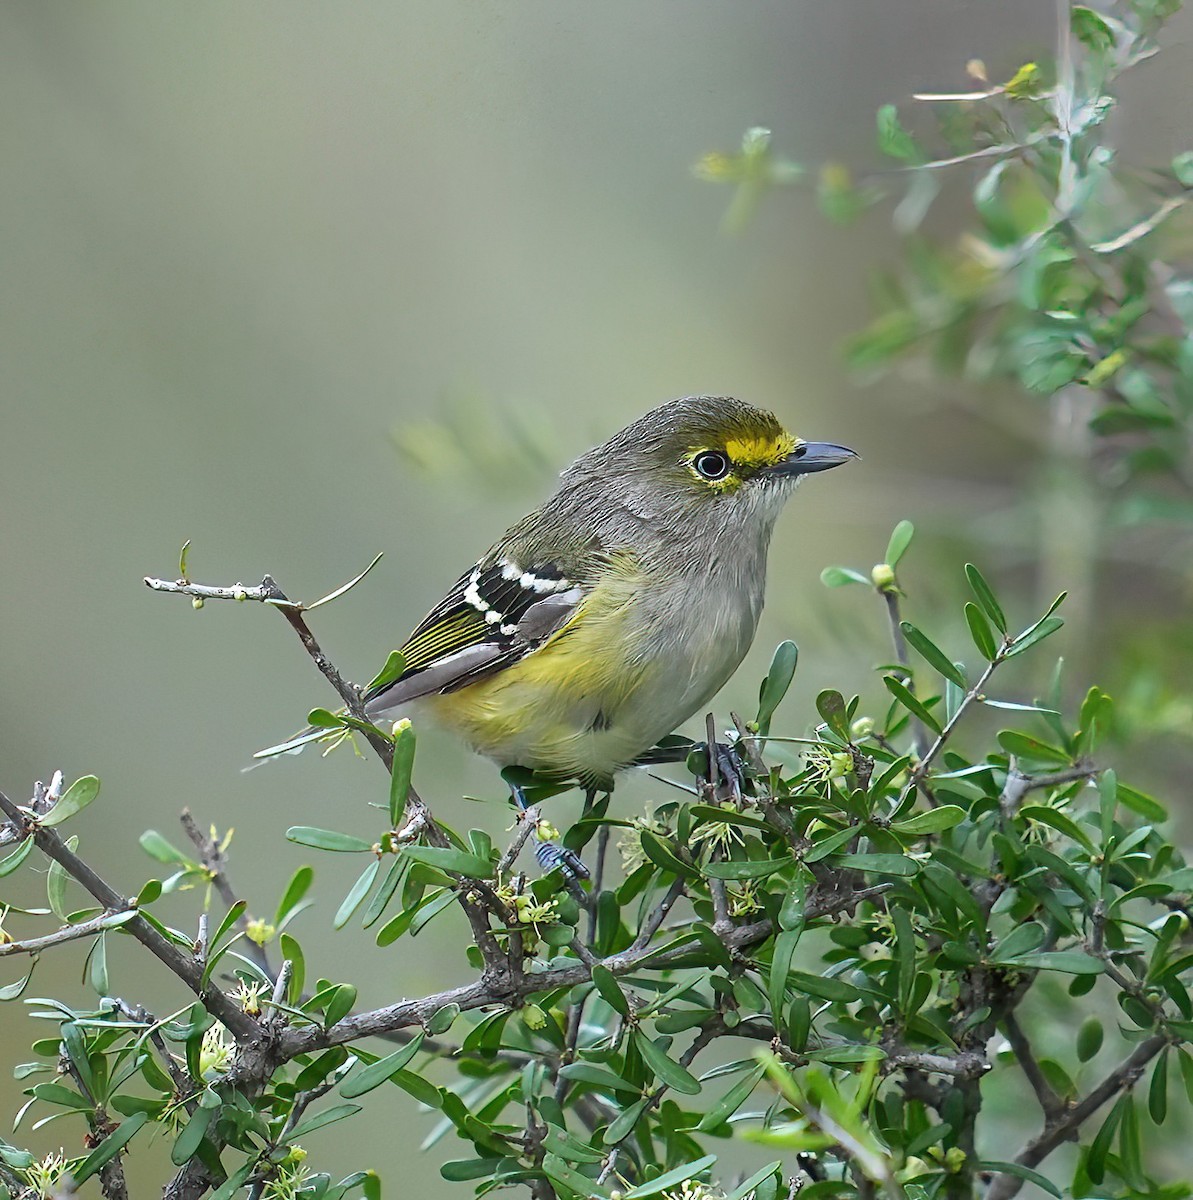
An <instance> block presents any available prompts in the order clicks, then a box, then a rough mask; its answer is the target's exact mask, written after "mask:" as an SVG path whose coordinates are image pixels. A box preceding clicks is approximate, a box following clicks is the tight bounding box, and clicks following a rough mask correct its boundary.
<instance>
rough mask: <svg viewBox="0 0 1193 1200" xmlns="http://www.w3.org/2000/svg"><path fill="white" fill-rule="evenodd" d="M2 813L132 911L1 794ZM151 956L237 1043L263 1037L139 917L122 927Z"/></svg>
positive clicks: (107, 900) (106, 899)
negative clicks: (180, 982) (215, 1018)
mask: <svg viewBox="0 0 1193 1200" xmlns="http://www.w3.org/2000/svg"><path fill="white" fill-rule="evenodd" d="M0 812H3V813H4V815H5V816H6V817H8V819H9V820H10V821H12V822H13V824H15V825H17V826H18V827H19V828H21V829H23V830H24V831H25V833H26V834H27V835H31V836H32V837H33V840H34V842H35V843H36V844H37V848H38V849H39V850H41V851H42V853H43V854H45V855H47V856H48V857H49V858H52V859H53V860H54V861H55V862H56V863H57V864H58V865H59V866H60V867H62V868H63V870H65V871H66V873H67V874H68V875H70V876H71V877H72V878H73V879H75V880H77V881H78V882H79V883H80V884H82V886H83V887H84V888H85V889H86V890H87V891H88V892H90V893H91V895H92V896H93V897H94V898H95V899H96V900H98V901H99V903H100V904H102V905H103V906H104V908H105V909H107V910H109V911H110V912H124V911H126V910H127V909H129V908H130V907H132V906H131V905H130V904H129V902H128V900H127V899H125V897H123V896H121V895H120V894H119V893H118V892H117V891H116V890H115V889H114V888H113V887H111V885H110V884H108V883H106V882H105V881H104V880H103V879H101V878H100V877H99V876H98V875H97V874H96V873H95V871H93V870H92V869H91V867H89V866H88V865H87V864H86V863H85V862H83V860H82V859H81V858H79V856H78V855H77V854H75V853H74V852H73V851H71V850H68V849H67V847H66V843H65V842H63V840H62V839H61V838H60V837H59V836H58V835H57V834H56V833H55V832H54V830H53V829H46V828H44V827H42V826H41V825H38V824H37V823H36V822H35V821H33V820H31V819H30V818H29V817H28V816H27V814H26V813H24V812H22V811H21V809H20V808H19V807H18V806H17V805H16V804H14V803H13V802H12V801H11V800H10V799H9V798H8V797H7V796H6V795H5V794H4V793H3V792H0ZM123 928H125V929H126V930H128V932H129V933H131V934H132V935H133V937H135V938H136V939H137V941H139V942H140V943H141V944H142V945H143V946H144V947H145V948H146V949H147V950H149V952H150V953H151V954H153V955H154V956H155V957H156V958H157V959H159V960H160V961H161V962H162V963H164V964H165V966H166V967H168V968H169V970H171V971H172V972H173V973H174V974H175V975H177V976H178V978H179V979H180V980H182V982H183V983H184V984H186V986H187V987H188V988H190V990H191V991H192V992H194V994H195V995H196V996H197V997H198V998H199V999H200V1000H201V1001H202V1003H203V1007H204V1008H206V1009H207V1011H208V1012H209V1013H211V1015H212V1016H214V1017H217V1018H218V1019H219V1020H220V1021H221V1022H222V1023H223V1024H224V1026H225V1028H227V1029H228V1030H229V1032H231V1033H232V1034H233V1035H234V1036H235V1037H236V1039H237V1041H242V1040H244V1041H251V1040H252V1039H254V1038H257V1037H259V1036H260V1028H259V1027H258V1025H257V1022H256V1021H254V1020H253V1019H252V1018H251V1017H249V1016H247V1015H246V1014H245V1013H243V1012H241V1010H240V1008H239V1007H238V1006H237V1005H236V1004H234V1003H233V1002H232V1001H231V1000H229V999H228V997H227V996H225V995H224V993H223V992H221V991H220V990H219V989H218V988H215V987H212V986H211V984H210V983H207V984H205V983H204V982H203V969H202V968H201V967H200V966H199V965H198V963H196V962H195V961H194V960H193V959H191V958H189V957H188V956H187V955H185V954H183V952H182V951H181V950H180V949H179V948H178V947H177V946H175V945H174V943H173V942H171V941H169V940H168V939H166V938H164V937H163V936H162V935H161V934H160V933H158V931H157V930H156V929H154V927H153V926H152V925H150V923H149V922H148V921H147V920H145V918H144V917H142V916H141V915H140V914H138V915H137V916H134V917H133V918H132V919H131V920H130V921H129V922H128V923H127V924H125V925H124V926H123Z"/></svg>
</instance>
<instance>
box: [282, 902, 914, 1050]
mask: <svg viewBox="0 0 1193 1200" xmlns="http://www.w3.org/2000/svg"><path fill="white" fill-rule="evenodd" d="M677 883H679V886H678V887H676V886H675V885H672V888H671V890H670V891H669V892H668V897H670V896H672V895H674V896H675V897H676V898H678V896H679V895H680V894H682V892H683V887H682V882H681V881H677ZM893 886H894V885H893V884H889V883H881V884H875V885H874V886H873V887H868V888H861V889H859V890H858V891H849V892H829V893H826V894H824V895H822V896H812V897H809V899H808V902H807V905H806V909H805V918H806V920H809V921H812V920H815V919H817V918H819V917H826V916H832V915H834V914H836V913H840V912H851V911H853V910H854V909H855V908H856V907H857V905H858V904H860V903H862V902H863V901H864V900H869V899H872V898H874V897H876V896H879V895H882V894H883V893H885V892H888V891H890V889H891V888H892V887H893ZM662 908H663V905H662V904H660V905H659V906H658V908H656V910H655V912H654V913H652V914H651V918H650V920H651V921H652V922H653V921H654V920H656V919H657V921H658V923H659V925H661V924H662V921H663V919H664V916H663V915H658V914H659V913H660V910H661V909H662ZM664 915H665V914H664ZM655 932H657V928H656V930H655ZM773 932H774V926H773V925H772V924H771V922H770V921H766V920H763V921H755V922H753V923H752V924H749V925H739V926H737V927H735V928H734V929H732V930H731V931H730V932H729V933H728V934H726V936H725V937H724V938H723V939H722V940H723V941H724V943H725V946H726V948H727V949H729V950H731V951H732V950H744V949H747V948H749V947H750V946H756V945H758V944H759V943H761V942H764V941H766V939H767V938H768V937H770V936H771V934H772V933H773ZM690 952H691V951H690V947H688V946H676V947H675V948H673V949H671V950H665V951H663V952H662V953H656V952H655V951H653V950H652V948H651V947H650V946H649V945H648V944H643V945H639V944H638V942H635V943H634V945H632V946H630V947H629V948H627V949H625V950H622V951H620V952H619V953H617V954H611V955H609V956H608V957H606V958H602V959H597V960H595V961H596V962H599V963H600V965H601V966H603V967H605V968H606V969H608V970H609V971H611V972H612V973H613V974H614V975H624V974H626V973H628V972H630V971H633V970H635V969H636V968H638V967H640V966H642V965H643V964H645V963H649V965H650V967H651V969H652V970H665V969H666V968H668V967H671V966H673V965H675V964H677V963H680V962H682V961H683V959H684V957H685V956H686V955H687V954H689V953H690ZM591 978H592V970H591V968H590V967H589V966H588V965H586V964H585V963H583V962H577V963H573V964H571V965H569V966H566V967H553V968H551V969H549V970H545V971H536V972H533V973H531V974H527V975H522V976H519V977H516V978H512V977H511V976H509V975H508V974H506V973H494V974H492V975H491V976H489V977H488V978H485V977H482V978H481V979H478V980H475V981H474V982H472V983H466V984H460V985H459V986H457V987H454V988H449V989H447V990H446V991H443V992H437V993H435V994H433V995H430V996H424V997H422V998H421V999H418V1000H402V1001H399V1002H398V1003H396V1004H390V1005H387V1006H386V1007H384V1008H378V1009H373V1010H372V1011H367V1012H359V1013H353V1014H351V1015H350V1016H347V1017H345V1018H344V1019H343V1020H342V1021H340V1022H338V1023H337V1024H335V1025H332V1026H330V1027H329V1028H327V1029H324V1028H322V1027H316V1026H310V1027H306V1028H302V1029H288V1030H286V1031H285V1032H284V1033H282V1034H281V1036H280V1039H279V1045H278V1048H277V1053H276V1059H277V1061H279V1062H287V1061H289V1060H290V1059H292V1058H294V1057H295V1055H298V1054H309V1053H312V1052H313V1051H316V1050H322V1049H326V1048H327V1047H328V1046H339V1045H343V1044H344V1043H345V1042H351V1041H356V1040H357V1039H358V1038H362V1037H373V1036H376V1035H380V1034H385V1033H390V1032H392V1031H394V1030H396V1029H403V1028H406V1027H408V1026H412V1025H423V1024H425V1023H426V1022H427V1021H428V1020H430V1018H431V1016H432V1015H433V1014H434V1013H435V1012H437V1011H438V1010H439V1009H441V1008H443V1007H444V1006H445V1005H448V1004H458V1005H459V1006H460V1008H461V1009H462V1010H470V1009H475V1008H484V1007H486V1006H490V1005H494V1004H512V1003H516V1002H517V1001H518V1000H520V999H522V998H523V997H526V996H531V995H536V994H540V993H543V992H548V991H553V990H554V989H556V988H570V987H575V986H576V985H577V984H579V983H588V982H589V981H590V980H591Z"/></svg>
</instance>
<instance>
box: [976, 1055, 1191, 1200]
mask: <svg viewBox="0 0 1193 1200" xmlns="http://www.w3.org/2000/svg"><path fill="white" fill-rule="evenodd" d="M1168 1044H1169V1039H1168V1038H1167V1037H1166V1036H1165V1035H1164V1034H1160V1033H1157V1034H1153V1035H1152V1036H1151V1037H1149V1038H1146V1039H1145V1040H1144V1041H1142V1042H1140V1043H1139V1045H1138V1046H1136V1047H1135V1049H1134V1050H1132V1051H1131V1053H1130V1054H1129V1055H1127V1057H1126V1058H1125V1059H1123V1061H1122V1062H1121V1063H1119V1065H1118V1066H1117V1067H1115V1068H1114V1070H1113V1071H1111V1072H1110V1073H1109V1074H1108V1075H1107V1076H1106V1077H1105V1078H1104V1079H1103V1080H1102V1082H1101V1083H1099V1084H1098V1085H1097V1086H1096V1087H1095V1088H1093V1090H1092V1091H1090V1092H1089V1093H1088V1094H1087V1095H1085V1096H1084V1097H1082V1099H1080V1100H1078V1101H1077V1103H1076V1104H1073V1105H1070V1106H1069V1107H1068V1108H1067V1109H1065V1110H1064V1111H1063V1112H1061V1113H1059V1114H1057V1115H1056V1116H1055V1117H1054V1118H1052V1119H1050V1120H1046V1121H1045V1122H1044V1128H1043V1129H1042V1130H1041V1131H1040V1133H1038V1134H1037V1135H1036V1136H1035V1137H1034V1138H1032V1139H1031V1141H1029V1142H1028V1143H1027V1145H1026V1146H1024V1147H1023V1149H1022V1150H1020V1151H1019V1153H1018V1154H1017V1155H1016V1156H1015V1160H1014V1161H1015V1162H1016V1163H1017V1164H1018V1165H1019V1166H1021V1167H1035V1166H1038V1165H1039V1164H1040V1163H1041V1162H1043V1161H1044V1159H1045V1158H1047V1157H1048V1155H1049V1154H1051V1153H1052V1151H1053V1150H1055V1149H1056V1148H1057V1146H1059V1145H1061V1143H1062V1142H1065V1141H1067V1140H1068V1139H1069V1138H1070V1137H1071V1136H1072V1135H1073V1134H1074V1133H1076V1131H1077V1130H1078V1129H1079V1128H1080V1127H1081V1125H1082V1124H1083V1123H1084V1122H1085V1121H1086V1120H1088V1119H1089V1118H1090V1117H1092V1116H1093V1115H1094V1113H1096V1112H1097V1111H1098V1109H1099V1108H1101V1107H1102V1105H1103V1104H1105V1103H1106V1101H1107V1100H1110V1099H1111V1098H1112V1097H1114V1096H1116V1095H1118V1093H1119V1092H1122V1091H1125V1090H1126V1089H1127V1088H1129V1087H1131V1086H1132V1085H1133V1084H1134V1083H1135V1082H1136V1080H1138V1078H1139V1077H1140V1075H1142V1074H1143V1069H1144V1067H1146V1066H1147V1064H1148V1063H1149V1062H1151V1060H1152V1059H1153V1058H1155V1057H1156V1055H1157V1054H1159V1053H1160V1051H1161V1050H1163V1049H1164V1047H1165V1046H1167V1045H1168ZM1023 1183H1024V1181H1023V1180H1022V1179H1020V1178H1019V1176H1018V1175H1006V1174H1001V1175H996V1176H995V1177H994V1182H993V1183H992V1184H991V1185H990V1190H989V1191H988V1192H987V1193H986V1200H1012V1197H1014V1196H1017V1195H1018V1194H1019V1190H1020V1188H1022V1187H1023Z"/></svg>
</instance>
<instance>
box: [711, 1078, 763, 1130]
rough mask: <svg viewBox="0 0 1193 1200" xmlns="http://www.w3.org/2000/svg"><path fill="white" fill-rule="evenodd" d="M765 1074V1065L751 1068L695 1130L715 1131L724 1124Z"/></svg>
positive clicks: (748, 1096)
mask: <svg viewBox="0 0 1193 1200" xmlns="http://www.w3.org/2000/svg"><path fill="white" fill-rule="evenodd" d="M765 1074H766V1063H757V1064H756V1065H755V1066H753V1067H751V1068H750V1070H749V1071H747V1072H746V1074H745V1075H743V1076H742V1078H741V1079H739V1080H738V1081H737V1083H735V1084H734V1085H733V1086H732V1087H731V1088H730V1089H729V1090H728V1091H727V1092H726V1093H725V1094H724V1095H723V1096H722V1097H721V1098H720V1100H718V1101H717V1102H716V1104H714V1105H713V1106H712V1108H710V1109H709V1110H708V1112H706V1113H705V1114H704V1116H702V1117H701V1118H700V1124H699V1125H697V1126H696V1129H697V1130H698V1131H699V1132H701V1133H707V1132H709V1130H712V1129H716V1128H717V1126H718V1125H722V1124H724V1123H725V1122H726V1121H727V1120H729V1118H730V1117H731V1116H733V1114H734V1113H735V1112H737V1110H738V1109H739V1108H741V1106H742V1105H743V1104H745V1102H746V1101H747V1100H748V1099H749V1098H750V1093H751V1092H752V1091H753V1090H754V1089H755V1088H756V1087H757V1086H758V1081H759V1080H760V1079H761V1078H762V1077H763V1075H765Z"/></svg>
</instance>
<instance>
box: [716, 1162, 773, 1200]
mask: <svg viewBox="0 0 1193 1200" xmlns="http://www.w3.org/2000/svg"><path fill="white" fill-rule="evenodd" d="M782 1165H783V1160H782V1159H779V1158H776V1159H775V1161H774V1162H773V1163H767V1164H766V1166H765V1167H763V1168H762V1169H761V1170H758V1171H755V1172H754V1174H753V1175H751V1176H750V1177H749V1178H748V1179H743V1180H742V1182H741V1183H739V1184H738V1185H737V1187H735V1188H734V1189H733V1191H731V1192H730V1193H729V1194H728V1195H727V1196H726V1197H725V1200H746V1197H747V1196H749V1195H750V1193H751V1192H753V1191H755V1190H756V1189H757V1187H758V1185H759V1184H761V1183H762V1182H763V1181H764V1180H766V1179H769V1178H770V1176H772V1175H774V1174H775V1172H777V1171H778V1170H779V1169H780V1168H781V1167H782Z"/></svg>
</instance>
